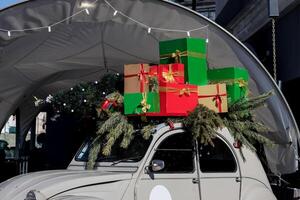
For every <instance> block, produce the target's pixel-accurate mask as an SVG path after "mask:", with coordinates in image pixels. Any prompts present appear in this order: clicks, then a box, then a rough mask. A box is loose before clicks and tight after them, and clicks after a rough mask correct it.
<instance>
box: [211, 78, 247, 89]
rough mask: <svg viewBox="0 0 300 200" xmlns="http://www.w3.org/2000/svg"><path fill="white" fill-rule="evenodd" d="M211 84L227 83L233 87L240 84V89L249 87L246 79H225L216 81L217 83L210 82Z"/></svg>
mask: <svg viewBox="0 0 300 200" xmlns="http://www.w3.org/2000/svg"><path fill="white" fill-rule="evenodd" d="M209 82H210V83H211V84H217V83H225V84H226V85H233V84H238V85H239V87H240V88H246V87H248V81H245V80H244V79H241V78H239V79H225V80H216V81H209Z"/></svg>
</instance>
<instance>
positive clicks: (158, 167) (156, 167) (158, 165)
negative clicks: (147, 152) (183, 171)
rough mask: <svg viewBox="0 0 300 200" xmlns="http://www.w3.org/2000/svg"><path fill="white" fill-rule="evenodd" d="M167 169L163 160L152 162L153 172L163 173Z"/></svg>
mask: <svg viewBox="0 0 300 200" xmlns="http://www.w3.org/2000/svg"><path fill="white" fill-rule="evenodd" d="M164 168H165V162H164V161H163V160H152V162H151V170H152V171H153V172H158V171H161V170H163V169H164Z"/></svg>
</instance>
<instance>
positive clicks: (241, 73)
mask: <svg viewBox="0 0 300 200" xmlns="http://www.w3.org/2000/svg"><path fill="white" fill-rule="evenodd" d="M207 77H208V80H209V82H210V83H212V84H213V83H226V90H227V97H228V103H229V104H233V103H235V102H236V101H238V100H239V99H241V98H244V97H247V95H248V80H249V74H248V71H247V70H246V69H244V68H240V67H227V68H221V69H211V70H208V71H207Z"/></svg>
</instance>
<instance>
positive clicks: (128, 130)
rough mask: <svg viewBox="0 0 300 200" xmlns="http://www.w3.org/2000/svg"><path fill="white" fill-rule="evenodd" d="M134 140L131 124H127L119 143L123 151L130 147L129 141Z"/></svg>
mask: <svg viewBox="0 0 300 200" xmlns="http://www.w3.org/2000/svg"><path fill="white" fill-rule="evenodd" d="M133 138H134V128H133V126H132V125H131V124H128V125H127V126H126V129H125V134H124V136H123V140H122V142H121V145H120V146H121V147H122V148H123V149H127V147H128V146H129V145H130V143H131V141H132V140H133Z"/></svg>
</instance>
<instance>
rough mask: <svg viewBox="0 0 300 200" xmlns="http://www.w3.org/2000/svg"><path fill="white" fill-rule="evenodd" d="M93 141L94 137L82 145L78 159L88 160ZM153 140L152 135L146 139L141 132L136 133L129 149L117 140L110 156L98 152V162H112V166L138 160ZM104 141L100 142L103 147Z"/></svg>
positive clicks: (76, 158)
mask: <svg viewBox="0 0 300 200" xmlns="http://www.w3.org/2000/svg"><path fill="white" fill-rule="evenodd" d="M92 141H93V138H90V139H88V140H87V141H86V142H85V143H84V145H82V147H81V149H80V150H79V151H78V153H77V155H76V157H75V160H76V161H82V162H87V161H88V156H89V151H90V149H91V143H92ZM151 141H152V137H150V138H149V139H148V140H145V139H144V138H143V137H142V135H141V134H136V136H135V137H134V139H133V140H132V141H131V143H130V145H129V146H128V148H127V149H123V148H121V147H120V145H119V144H120V141H117V142H116V144H115V145H114V146H113V147H112V150H111V154H110V155H109V156H103V155H102V154H101V153H99V154H98V158H97V162H112V164H111V166H114V165H117V164H118V163H121V162H138V161H140V160H141V159H142V158H143V157H144V155H145V153H146V151H147V149H148V147H149V145H150V143H151ZM103 143H105V142H103ZM103 143H102V144H100V146H101V147H102V146H103ZM101 150H102V149H101ZM101 150H100V152H101Z"/></svg>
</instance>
